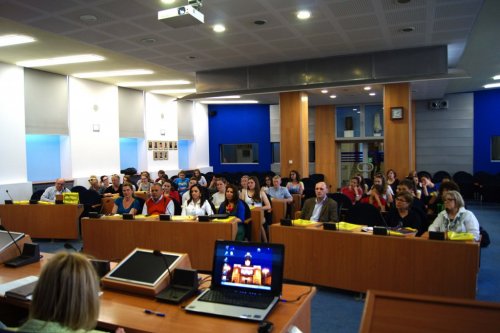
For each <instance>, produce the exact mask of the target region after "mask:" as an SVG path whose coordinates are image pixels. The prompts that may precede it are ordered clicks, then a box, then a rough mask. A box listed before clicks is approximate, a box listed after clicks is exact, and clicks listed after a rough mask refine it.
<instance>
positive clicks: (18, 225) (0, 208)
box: [0, 204, 83, 239]
mask: <svg viewBox="0 0 500 333" xmlns="http://www.w3.org/2000/svg"><path fill="white" fill-rule="evenodd" d="M82 212H83V205H43V204H38V205H0V218H1V219H2V224H3V225H4V226H5V227H6V228H7V229H9V230H11V231H19V232H24V233H26V234H29V235H30V236H31V237H32V238H51V239H52V238H55V239H78V238H79V236H80V235H79V228H78V225H79V218H80V215H81V214H82Z"/></svg>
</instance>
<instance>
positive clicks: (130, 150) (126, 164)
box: [120, 138, 139, 170]
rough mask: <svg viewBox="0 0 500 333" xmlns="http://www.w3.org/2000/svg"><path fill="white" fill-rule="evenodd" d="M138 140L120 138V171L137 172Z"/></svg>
mask: <svg viewBox="0 0 500 333" xmlns="http://www.w3.org/2000/svg"><path fill="white" fill-rule="evenodd" d="M137 144H138V140H137V139H135V138H120V169H121V170H123V169H126V168H136V169H137V170H139V156H138V154H139V153H138V150H137Z"/></svg>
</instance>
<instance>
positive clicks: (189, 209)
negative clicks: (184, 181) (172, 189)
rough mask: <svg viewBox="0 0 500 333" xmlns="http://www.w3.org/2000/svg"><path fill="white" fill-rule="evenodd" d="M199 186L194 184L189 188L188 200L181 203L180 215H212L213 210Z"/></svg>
mask: <svg viewBox="0 0 500 333" xmlns="http://www.w3.org/2000/svg"><path fill="white" fill-rule="evenodd" d="M204 193H205V192H204V191H203V190H202V188H201V186H200V185H198V184H195V185H193V186H191V188H190V189H189V196H190V198H189V200H188V201H186V202H185V203H184V204H183V205H182V214H181V215H195V216H198V215H212V214H213V213H214V212H213V210H212V207H211V206H210V203H209V202H208V200H207V198H206V197H205V195H204Z"/></svg>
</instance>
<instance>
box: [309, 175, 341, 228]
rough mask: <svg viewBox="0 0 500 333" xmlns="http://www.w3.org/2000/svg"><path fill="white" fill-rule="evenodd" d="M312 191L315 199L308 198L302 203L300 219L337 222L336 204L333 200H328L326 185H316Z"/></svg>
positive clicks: (323, 183) (322, 183)
mask: <svg viewBox="0 0 500 333" xmlns="http://www.w3.org/2000/svg"><path fill="white" fill-rule="evenodd" d="M314 191H315V193H316V197H315V198H309V199H307V200H306V201H305V202H304V207H302V211H301V213H300V218H301V219H304V220H310V221H315V222H337V221H338V214H337V203H336V202H335V200H333V199H330V198H328V196H327V192H328V189H327V186H326V183H325V182H319V183H317V184H316V186H315V188H314Z"/></svg>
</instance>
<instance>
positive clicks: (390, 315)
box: [359, 290, 500, 333]
mask: <svg viewBox="0 0 500 333" xmlns="http://www.w3.org/2000/svg"><path fill="white" fill-rule="evenodd" d="M499 329H500V304H499V303H492V302H480V301H474V300H464V299H457V298H448V297H436V296H423V295H411V294H402V293H395V292H386V291H374V290H369V291H368V294H367V295H366V302H365V308H364V311H363V318H362V320H361V327H360V329H359V332H361V333H378V332H380V333H392V332H407V333H413V332H414V333H417V332H454V333H459V332H463V333H469V332H481V333H488V332H498V331H499Z"/></svg>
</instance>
